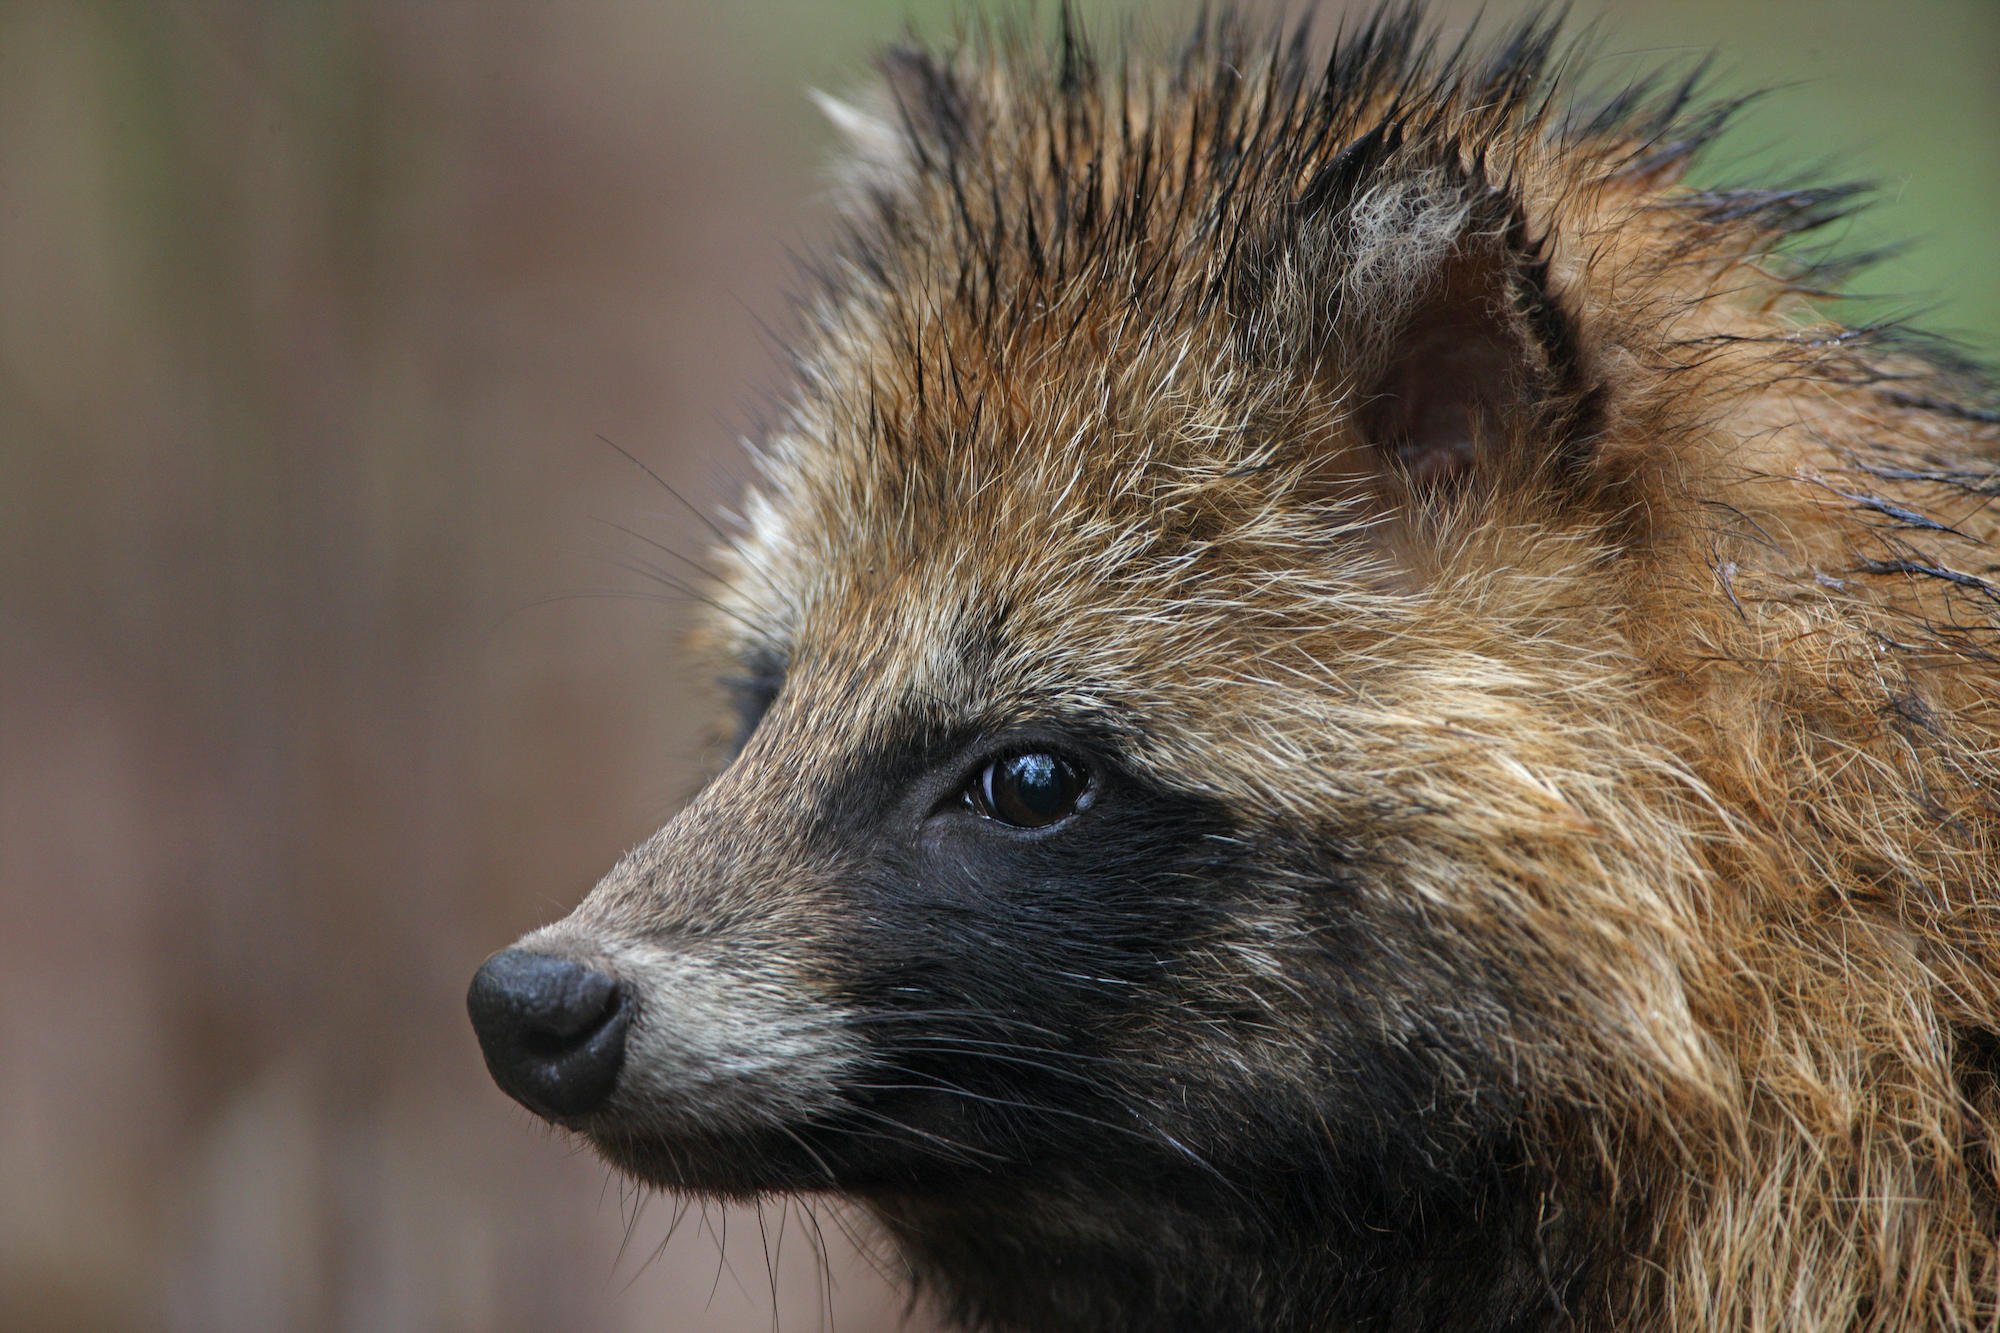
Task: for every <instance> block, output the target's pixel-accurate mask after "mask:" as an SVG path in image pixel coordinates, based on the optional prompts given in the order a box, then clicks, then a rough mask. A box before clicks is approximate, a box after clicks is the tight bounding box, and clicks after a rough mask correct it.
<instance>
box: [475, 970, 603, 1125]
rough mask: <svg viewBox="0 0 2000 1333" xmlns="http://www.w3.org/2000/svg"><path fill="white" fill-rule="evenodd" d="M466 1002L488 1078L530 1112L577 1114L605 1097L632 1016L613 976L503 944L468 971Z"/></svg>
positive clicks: (550, 1114)
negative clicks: (498, 949)
mask: <svg viewBox="0 0 2000 1333" xmlns="http://www.w3.org/2000/svg"><path fill="white" fill-rule="evenodd" d="M465 1007H466V1008H467V1009H468V1010H469V1011H470V1012H471V1014H472V1029H473V1031H475V1032H477V1033H478V1034H479V1049H480V1050H481V1051H483V1052H484V1053H485V1055H486V1068H487V1069H488V1070H490V1071H491V1072H492V1074H493V1081H494V1082H495V1083H498V1084H499V1085H500V1090H501V1091H502V1092H505V1093H506V1094H507V1095H508V1096H509V1097H512V1098H513V1099H514V1100H515V1101H517V1102H519V1103H521V1105H523V1106H525V1107H527V1108H528V1109H529V1110H530V1111H533V1112H534V1113H535V1114H536V1115H539V1116H543V1117H547V1118H550V1119H553V1118H556V1117H560V1116H577V1115H583V1114H584V1113H585V1112H588V1111H594V1110H596V1109H597V1108H598V1107H600V1106H602V1105H603V1104H604V1101H605V1099H606V1098H608V1097H609V1096H610V1095H611V1089H612V1087H613V1086H614V1085H616V1084H617V1082H618V1070H619V1067H620V1066H622V1065H623V1064H624V1063H625V1029H626V1028H627V1027H629V1026H631V1022H632V1008H631V1006H630V1005H629V1004H627V1003H626V1002H625V998H624V996H623V995H622V994H621V993H620V991H619V987H618V979H617V978H616V977H614V976H611V975H610V974H609V973H606V972H599V971H596V970H595V969H593V968H588V967H585V966H583V965H582V964H581V963H573V962H571V961H570V960H568V959H567V958H557V957H555V956H554V955H552V954H545V953H529V952H528V951H527V950H525V949H502V950H501V951H500V952H499V953H496V954H494V955H493V956H492V957H491V958H489V959H487V960H486V962H485V964H484V965H483V966H481V967H480V969H479V971H478V972H476V973H474V974H473V977H472V989H471V990H469V991H467V992H466V996H465Z"/></svg>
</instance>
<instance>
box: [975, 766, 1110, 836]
mask: <svg viewBox="0 0 2000 1333" xmlns="http://www.w3.org/2000/svg"><path fill="white" fill-rule="evenodd" d="M1088 787H1089V781H1088V779H1087V778H1086V776H1085V775H1084V773H1083V771H1082V770H1081V769H1079V768H1078V767H1077V766H1076V765H1075V764H1072V763H1070V762H1069V761H1068V760H1067V759H1064V758H1063V757H1062V756H1061V755H1057V754H1051V753H1049V752H1047V751H1045V750H1030V751H1027V752H1025V753H1022V754H1015V755H1008V756H1007V757H1006V758H1004V759H996V760H994V761H993V762H992V763H990V764H988V765H987V766H986V767H985V768H983V769H981V770H980V772H979V775H978V776H977V777H975V778H974V779H973V780H972V783H971V784H970V785H969V786H968V787H967V788H966V789H965V803H966V805H967V806H969V807H970V808H971V809H972V810H973V812H974V813H976V814H979V815H982V816H984V817H985V818H987V819H992V820H997V821H998V822H1000V823H1002V824H1009V825H1012V826H1013V827H1015V828H1045V827H1047V826H1048V825H1050V824H1054V823H1058V822H1060V821H1061V820H1064V819H1067V818H1069V816H1071V815H1072V814H1075V813H1076V811H1077V808H1078V806H1079V804H1080V803H1081V802H1082V800H1083V797H1084V793H1085V792H1086V791H1087V789H1088Z"/></svg>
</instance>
